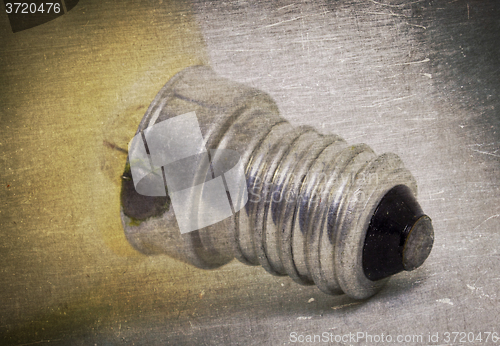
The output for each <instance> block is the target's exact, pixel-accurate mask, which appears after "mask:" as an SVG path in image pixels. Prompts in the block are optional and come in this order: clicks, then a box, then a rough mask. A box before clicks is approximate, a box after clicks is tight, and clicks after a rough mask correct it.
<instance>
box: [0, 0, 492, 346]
mask: <svg viewBox="0 0 500 346" xmlns="http://www.w3.org/2000/svg"><path fill="white" fill-rule="evenodd" d="M160 2H161V1H160ZM83 6H85V1H80V3H79V5H78V6H77V7H75V9H74V10H72V12H75V13H76V12H77V11H78V10H79V7H80V9H81V7H83ZM194 12H195V16H196V17H195V18H196V20H197V22H198V24H199V26H200V27H201V31H202V33H203V36H204V39H205V42H206V49H207V51H208V54H209V57H210V64H211V66H212V67H213V68H214V70H215V71H216V72H218V73H219V74H221V75H222V76H225V77H228V78H230V79H233V80H235V81H238V82H243V83H246V84H249V85H251V86H253V87H256V88H259V89H262V90H264V91H265V92H268V93H269V94H270V95H271V96H272V97H273V98H274V99H275V100H276V102H277V103H278V105H279V107H280V111H281V113H282V116H284V117H285V118H287V119H288V120H289V121H290V122H292V124H294V125H303V124H308V125H312V126H314V127H315V128H317V129H318V130H320V131H322V132H324V133H335V134H338V135H340V136H342V137H344V138H345V139H346V140H347V141H348V142H350V143H358V142H364V143H367V144H368V145H370V146H371V147H372V148H373V149H374V150H375V151H376V152H377V153H383V152H394V153H396V154H398V155H399V156H400V157H401V158H402V159H403V161H404V162H405V165H406V167H407V168H408V169H409V170H410V171H411V172H412V173H413V175H414V176H415V177H416V179H417V182H418V185H419V202H420V204H421V205H422V208H423V210H424V211H425V212H426V213H427V214H428V215H429V216H430V217H431V218H432V220H433V225H434V228H435V244H434V249H433V251H432V253H431V255H430V257H429V258H428V259H427V261H426V262H425V264H424V265H423V266H422V267H421V268H419V269H417V270H415V271H414V272H410V273H402V274H398V275H396V276H395V277H394V278H392V279H391V281H390V282H389V284H388V285H387V287H386V288H385V289H384V290H383V291H382V292H381V293H379V294H377V295H376V296H374V297H373V298H371V299H369V300H367V301H355V300H352V299H350V298H347V297H345V296H337V297H332V296H327V295H325V294H323V293H321V292H320V291H319V290H318V289H316V288H315V287H301V286H299V285H296V284H295V283H293V282H292V281H291V279H289V278H286V277H285V278H276V277H272V276H270V275H269V274H267V273H266V272H265V271H264V270H263V269H262V268H258V267H247V266H244V265H242V264H240V263H238V262H237V261H233V262H231V263H230V264H228V265H226V266H224V267H223V268H221V269H217V270H214V271H203V270H199V269H196V268H193V267H190V266H188V265H185V264H182V263H180V262H177V261H175V260H172V259H169V258H166V257H152V258H147V259H142V260H140V262H139V263H138V262H134V261H136V260H123V259H121V258H114V259H113V261H112V262H110V263H109V266H114V267H115V268H119V270H118V269H117V270H116V271H115V272H116V273H115V274H113V275H115V279H114V281H111V282H108V281H107V279H108V276H107V274H102V273H106V271H105V270H102V266H105V265H106V264H104V263H102V261H101V260H100V259H99V251H97V250H96V251H93V252H92V251H90V250H88V249H90V248H92V246H94V245H93V243H92V241H93V240H92V234H90V235H75V237H81V242H80V243H81V244H82V245H81V246H83V249H84V251H82V250H78V249H75V252H76V253H77V254H78V256H86V255H88V256H90V258H91V260H88V261H83V260H76V259H72V260H68V259H67V258H60V257H59V259H58V256H57V255H50V254H45V253H44V249H43V248H42V249H37V247H36V245H33V244H28V243H29V242H28V241H25V242H24V243H23V244H24V246H21V245H19V246H18V247H16V245H15V244H18V243H16V240H15V238H16V237H24V238H23V239H28V238H29V237H30V236H31V235H30V234H34V236H35V237H36V234H37V232H45V233H44V235H45V236H50V231H48V230H47V228H39V229H37V228H36V227H34V228H32V229H30V230H29V232H28V231H25V230H24V231H23V229H22V227H18V226H16V227H17V228H15V230H16V232H17V233H15V234H12V233H9V234H6V233H7V232H11V231H12V230H13V227H14V226H12V222H14V223H16V222H20V221H19V220H17V219H14V218H13V217H9V216H5V214H4V213H5V211H9V210H12V209H11V208H14V207H15V208H23V203H24V202H26V201H27V200H28V197H29V194H28V192H24V195H21V196H20V197H19V196H17V197H15V196H12V195H11V194H12V190H8V189H10V187H9V188H7V187H6V186H7V185H8V184H9V185H10V184H11V183H10V180H9V179H10V177H12V176H13V175H8V174H10V173H9V172H8V169H10V168H11V167H12V169H13V170H14V171H16V172H24V170H26V169H28V166H27V164H26V163H25V162H22V161H21V160H16V161H15V162H14V163H13V164H12V162H11V161H9V160H10V159H12V158H13V157H14V155H15V153H16V152H17V151H16V150H18V149H19V148H22V141H21V140H18V141H17V142H16V143H17V147H16V148H14V147H9V148H5V145H6V144H5V141H4V140H2V145H3V146H4V147H3V148H2V150H3V162H2V165H3V167H2V169H3V170H2V172H3V173H2V184H3V186H2V187H1V196H2V202H1V203H2V204H1V205H2V215H3V216H2V218H3V220H2V229H1V231H2V236H1V239H0V241H1V242H2V244H0V248H1V249H2V252H1V263H2V268H1V277H0V284H1V285H0V293H1V295H2V297H1V303H0V306H1V309H2V312H0V315H1V320H0V321H1V325H2V326H1V329H0V331H1V333H2V334H3V335H4V339H3V340H7V341H8V342H10V343H15V342H16V340H17V342H18V343H19V344H20V343H28V342H31V343H35V344H38V343H43V342H47V341H48V340H51V344H61V345H66V344H72V345H79V344H81V345H87V344H91V343H92V344H94V343H95V344H98V345H100V344H105V345H119V344H136V345H154V344H158V345H160V344H161V345H167V344H168V345H222V344H225V345H238V344H240V345H281V344H290V343H291V342H290V333H292V332H296V333H298V334H304V335H306V334H321V333H322V332H328V333H330V332H331V333H333V334H345V333H349V332H352V333H356V332H367V333H369V334H373V335H375V334H378V335H380V334H382V333H384V334H385V335H387V334H391V335H394V336H395V335H407V334H410V335H414V334H415V335H417V334H420V335H423V336H424V343H428V342H427V339H426V338H427V336H428V335H429V333H430V334H435V333H439V335H440V338H441V339H440V341H441V342H440V344H443V343H444V342H443V339H442V337H443V333H445V332H474V333H476V334H477V333H479V332H497V333H500V326H499V325H498V320H499V319H500V318H499V299H500V297H499V290H498V287H499V285H500V269H499V268H500V265H499V264H500V263H499V259H500V253H499V245H500V234H499V232H498V230H499V225H500V223H499V220H500V209H499V206H500V194H499V190H500V179H499V174H500V138H499V137H500V135H499V131H500V116H499V113H498V112H499V110H500V100H499V96H498V92H499V89H500V62H499V56H500V45H499V40H498V36H499V33H500V11H499V5H497V4H495V1H484V2H480V1H466V0H458V1H450V2H448V1H442V2H437V1H413V2H407V3H405V2H402V1H401V2H397V1H391V2H384V3H381V2H378V1H374V0H359V1H317V2H294V1H290V2H287V1H279V2H270V3H268V2H264V1H234V2H228V3H225V2H201V1H200V2H196V3H195V4H194ZM164 39H168V38H164ZM96 43H98V42H97V41H96ZM116 73H117V74H119V71H116ZM9 76H12V75H9ZM82 78H84V77H82ZM85 78H91V77H90V76H88V77H85ZM93 78H97V80H98V79H99V76H93ZM8 83H10V84H8V85H9V86H12V85H14V83H15V80H12V79H11V80H9V81H8ZM143 83H145V82H144V81H143ZM5 85H7V84H4V85H3V86H2V87H3V88H5V89H3V90H6V88H7V87H6V86H5ZM75 99H76V100H78V95H77V96H76V97H75ZM26 100H27V101H28V102H36V101H37V100H36V95H32V96H30V97H26ZM8 105H9V104H7V102H4V103H3V105H2V108H4V107H5V108H6V107H7V106H8ZM4 114H7V115H8V117H7V118H4V115H3V114H2V129H0V131H2V132H1V136H2V139H4V138H7V139H8V138H10V137H9V136H11V135H10V133H11V132H10V131H13V129H12V127H13V128H14V130H15V131H17V132H18V133H19V134H20V135H21V139H22V140H24V141H28V142H29V141H32V140H33V138H30V137H28V136H26V137H22V135H23V133H24V132H23V130H22V126H23V123H16V124H14V125H13V123H12V121H13V119H14V117H15V114H9V113H8V112H7V111H6V110H5V109H4ZM9 124H10V125H9ZM25 125H27V123H25ZM6 126H10V128H6ZM63 128H64V127H61V129H63ZM54 129H56V130H57V127H54ZM52 136H55V137H56V136H57V134H56V133H54V134H53V135H52ZM89 136H90V135H89ZM23 138H24V139H23ZM78 143H79V144H75V143H71V142H66V143H64V142H63V143H60V145H61V147H60V148H61V149H60V150H69V149H64V148H70V149H71V148H74V146H76V145H79V146H80V147H81V146H82V145H83V143H84V142H78ZM78 148H79V147H77V148H76V149H78ZM76 149H75V150H76ZM74 152H75V153H76V152H78V151H74ZM24 158H25V157H24ZM75 162H76V161H75ZM86 169H87V170H88V171H89V174H92V170H93V169H96V170H98V167H97V165H96V167H95V168H94V167H93V166H90V167H87V168H86ZM62 183H64V184H67V185H66V186H67V188H65V189H62V190H61V191H62V193H67V194H70V193H75V192H82V191H85V185H84V184H76V185H74V186H73V185H71V184H70V182H66V181H63V182H62ZM9 194H10V195H9ZM42 197H43V196H42ZM61 198H64V196H61ZM23 201H24V202H23ZM48 201H49V202H50V200H48ZM26 203H27V202H26ZM57 206H58V207H59V208H62V209H57V210H51V212H52V213H53V214H54V216H55V215H69V214H71V216H70V219H67V218H63V220H71V218H76V219H78V220H83V221H81V222H89V221H88V218H89V217H90V216H88V215H87V212H88V210H79V209H78V207H76V206H75V207H72V209H70V210H68V209H65V208H64V205H63V204H61V203H59V204H57ZM45 207H47V209H49V210H50V208H51V204H50V203H46V204H45ZM19 210H21V209H19ZM28 216H29V215H28ZM85 220H86V221H85ZM46 222H48V220H46ZM63 222H66V221H63ZM68 222H69V221H68ZM71 222H76V221H71ZM7 223H8V224H9V225H10V226H7ZM89 224H91V223H89ZM16 225H17V223H16ZM57 229H59V228H57ZM30 232H31V233H30ZM50 239H51V241H54V242H57V241H61V242H60V243H54V244H52V243H50V244H52V245H50V246H49V247H48V248H49V249H50V250H52V251H54V249H58V248H59V247H61V248H64V247H71V246H74V244H75V242H74V241H73V242H68V243H65V241H66V240H67V238H65V237H63V236H52V238H50ZM95 246H96V248H99V246H101V247H102V246H103V245H102V244H100V243H98V244H97V245H95ZM71 251H72V250H71V249H67V251H66V252H65V253H71ZM103 251H104V250H103ZM75 256H76V255H75ZM107 256H108V257H109V255H107ZM30 258H32V259H33V258H34V259H33V263H35V264H31V265H30V264H29V263H30V262H29V261H28V262H27V259H30ZM44 260H46V263H45V264H43V265H42V264H40V265H38V264H37V263H42V262H43V261H44ZM49 262H50V263H49ZM66 263H69V264H67V265H66ZM30 266H33V268H38V269H37V270H32V269H30ZM44 268H45V269H44ZM47 268H48V269H47ZM117 273H119V274H117ZM16 275H17V276H21V279H19V278H16ZM118 276H119V278H118V279H116V277H118ZM90 278H92V279H90ZM72 280H74V281H75V282H76V284H75V287H74V288H73V289H64V290H63V293H61V287H66V286H65V284H64V282H66V281H72ZM90 281H91V282H90ZM47 282H48V283H49V284H47ZM89 282H90V283H89ZM94 283H95V284H96V285H99V287H104V288H102V289H101V288H99V289H98V290H95V291H92V290H90V291H86V292H87V293H85V294H83V293H81V291H80V290H79V289H78V286H79V285H83V286H85V285H87V286H89V287H93V286H92V285H93V284H94ZM24 288H25V289H24ZM88 292H90V293H88ZM92 292H94V293H95V295H93V294H94V293H92ZM96 292H97V293H96ZM75 300H76V301H80V303H78V304H73V305H72V304H71V303H69V305H68V303H67V302H68V301H73V302H74V301H75ZM86 301H88V302H89V304H88V306H89V308H86V303H85V302H86ZM74 306H77V307H76V308H75V307H74ZM42 329H43V330H42ZM457 343H458V342H455V343H453V344H457ZM292 344H293V343H292ZM360 344H363V343H360ZM410 344H411V343H410ZM428 344H436V343H432V342H431V343H428ZM477 344H481V343H477ZM489 344H493V343H491V342H490V343H489Z"/></svg>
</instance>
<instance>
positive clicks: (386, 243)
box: [363, 185, 434, 281]
mask: <svg viewBox="0 0 500 346" xmlns="http://www.w3.org/2000/svg"><path fill="white" fill-rule="evenodd" d="M433 243H434V229H433V228H432V223H431V219H430V218H429V217H428V216H427V215H425V214H424V213H423V211H422V208H420V205H419V204H418V202H417V201H416V199H415V197H414V196H413V193H412V192H411V190H410V189H409V188H408V187H407V186H405V185H398V186H395V187H394V188H392V189H391V190H390V191H389V192H387V193H386V194H385V196H384V197H383V198H382V200H381V201H380V203H379V205H378V206H377V209H376V210H375V213H374V214H373V216H372V218H371V220H370V225H369V226H368V230H367V232H366V238H365V244H364V247H363V270H364V273H365V276H366V277H367V278H368V279H370V280H372V281H376V280H380V279H383V278H386V277H388V276H391V275H394V274H396V273H399V272H401V271H403V270H407V271H410V270H413V269H416V268H418V267H419V266H421V265H422V263H424V261H425V260H426V259H427V257H428V256H429V254H430V252H431V249H432V244H433Z"/></svg>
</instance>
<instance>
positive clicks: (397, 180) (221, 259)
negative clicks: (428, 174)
mask: <svg viewBox="0 0 500 346" xmlns="http://www.w3.org/2000/svg"><path fill="white" fill-rule="evenodd" d="M191 111H195V112H196V114H197V116H198V119H199V122H200V127H201V130H202V134H203V137H204V138H205V140H206V142H207V143H206V146H207V148H210V149H212V148H214V149H215V148H217V149H233V150H236V151H238V153H239V154H240V155H241V158H242V160H243V163H244V166H245V167H246V172H245V175H246V179H247V186H248V193H249V201H248V203H247V205H246V206H245V208H244V209H242V210H241V211H240V212H238V213H236V214H235V215H234V216H233V217H231V218H229V219H226V220H224V221H222V222H220V223H218V224H216V225H212V226H208V227H205V228H203V229H200V230H197V231H194V232H190V233H187V234H182V235H181V234H180V233H179V230H178V228H177V226H176V223H175V215H174V213H173V210H172V209H170V210H168V211H166V212H165V213H164V214H163V215H161V216H160V217H155V218H150V219H147V220H144V221H142V222H140V223H137V222H133V220H131V219H130V218H128V217H127V216H126V215H125V214H124V213H123V211H122V213H121V217H122V222H123V226H124V229H125V234H126V236H127V239H128V240H129V242H130V243H131V244H132V245H133V246H134V247H135V248H136V249H138V250H139V251H141V252H143V253H146V254H159V253H166V254H168V255H170V256H172V257H174V258H177V259H180V260H183V261H185V262H188V263H190V264H193V265H195V266H197V267H200V268H206V269H208V268H216V267H219V266H221V265H223V264H225V263H227V262H229V261H231V260H232V259H233V258H235V257H236V258H237V259H238V260H239V261H241V262H243V263H245V264H249V265H261V266H262V267H264V268H265V269H266V270H267V271H268V272H269V273H271V274H274V275H288V276H290V277H291V278H292V279H293V280H294V281H295V282H297V283H299V284H304V285H309V284H315V285H316V286H317V287H318V288H319V289H320V290H321V291H323V292H325V293H328V294H342V293H346V294H348V295H349V296H351V297H354V298H367V297H369V296H371V295H373V294H374V293H376V292H377V291H378V290H380V288H381V287H383V285H384V284H385V283H386V282H387V281H388V278H387V279H382V280H379V281H370V280H368V279H367V278H366V277H365V275H364V273H363V270H362V265H361V256H362V248H363V242H364V238H365V234H366V229H367V226H368V223H369V221H370V217H371V215H372V214H373V212H374V210H375V208H376V206H377V204H378V203H379V201H380V200H381V198H382V197H383V196H384V194H385V193H386V192H387V191H389V190H390V189H391V188H392V187H394V186H396V185H406V186H408V187H409V188H410V189H411V191H412V192H413V194H415V195H416V190H417V188H416V183H415V179H414V178H413V177H412V175H411V174H410V172H409V171H408V170H406V169H405V168H404V166H403V163H402V162H401V160H400V159H399V158H398V157H397V156H396V155H395V154H383V155H380V156H377V155H375V153H374V152H373V151H372V150H371V149H370V148H369V147H368V146H367V145H365V144H357V145H348V144H347V143H346V142H345V141H344V140H342V139H341V138H340V137H338V136H335V135H322V134H319V133H318V132H316V131H315V130H314V129H313V128H311V127H307V126H304V127H296V128H294V127H293V126H292V125H290V124H289V123H288V122H287V121H286V120H284V119H283V118H281V117H280V116H279V112H278V109H277V107H276V105H275V103H274V102H273V100H272V99H271V98H270V97H269V96H268V95H266V94H265V93H263V92H261V91H258V90H256V89H253V88H250V87H247V86H244V85H241V84H238V83H235V82H231V81H229V80H227V79H224V78H221V77H219V76H217V75H216V74H215V73H214V72H213V71H212V70H211V69H210V68H208V67H201V66H196V67H191V68H188V69H186V70H184V71H182V72H181V73H179V74H177V75H176V76H174V77H173V78H172V79H171V80H170V81H169V82H168V83H167V84H166V85H165V87H164V88H163V89H162V90H161V91H160V92H159V93H158V95H157V96H156V98H155V100H154V101H153V102H152V104H151V105H150V107H149V109H148V111H147V112H146V115H145V116H144V118H143V120H142V122H141V124H140V126H139V130H138V132H139V131H142V130H143V129H144V128H146V127H147V126H148V125H149V122H150V121H151V119H153V120H154V121H155V122H159V121H163V120H165V119H168V118H170V117H174V116H176V115H180V114H184V113H187V112H191Z"/></svg>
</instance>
